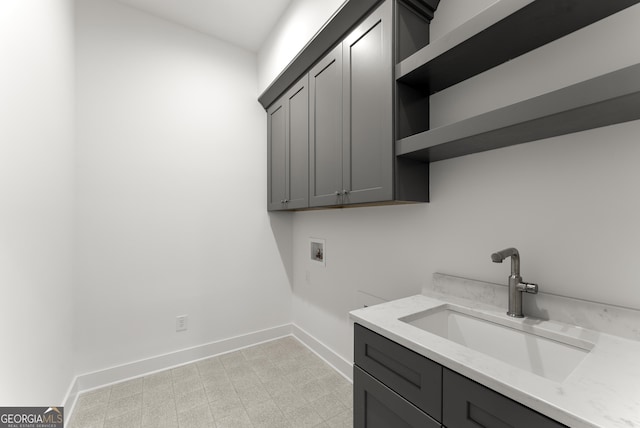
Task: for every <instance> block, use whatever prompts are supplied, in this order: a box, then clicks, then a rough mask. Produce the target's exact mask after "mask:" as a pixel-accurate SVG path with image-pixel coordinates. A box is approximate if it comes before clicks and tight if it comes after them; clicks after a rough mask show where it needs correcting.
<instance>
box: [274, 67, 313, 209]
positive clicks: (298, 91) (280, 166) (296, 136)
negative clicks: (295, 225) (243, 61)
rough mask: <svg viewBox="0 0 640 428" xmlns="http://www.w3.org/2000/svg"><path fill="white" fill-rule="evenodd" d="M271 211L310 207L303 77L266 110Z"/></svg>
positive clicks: (306, 99) (306, 96) (306, 93)
mask: <svg viewBox="0 0 640 428" xmlns="http://www.w3.org/2000/svg"><path fill="white" fill-rule="evenodd" d="M267 133H268V134H267V135H268V138H267V145H268V146H267V147H268V185H267V189H268V194H267V208H268V209H269V210H270V211H275V210H285V209H299V208H306V207H308V206H309V88H308V78H307V76H304V77H303V78H302V79H301V80H300V81H299V82H298V83H296V84H295V85H293V86H292V87H291V88H290V89H289V90H288V91H287V93H285V94H284V95H283V96H282V97H281V98H280V99H279V100H277V101H276V102H275V103H274V104H273V105H272V106H271V107H270V108H269V110H268V111H267Z"/></svg>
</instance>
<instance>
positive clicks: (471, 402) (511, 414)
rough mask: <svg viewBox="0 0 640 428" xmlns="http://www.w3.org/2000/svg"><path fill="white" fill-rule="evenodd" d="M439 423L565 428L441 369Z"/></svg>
mask: <svg viewBox="0 0 640 428" xmlns="http://www.w3.org/2000/svg"><path fill="white" fill-rule="evenodd" d="M443 377H444V379H443V388H442V397H443V398H442V399H443V401H444V407H443V409H442V423H443V424H444V425H446V426H448V427H456V428H477V427H479V426H481V427H485V428H511V427H518V428H562V427H564V428H566V426H565V425H562V424H560V423H559V422H556V421H554V420H553V419H549V418H548V417H546V416H544V415H542V414H540V413H538V412H536V411H535V410H532V409H530V408H528V407H526V406H523V405H522V404H520V403H518V402H516V401H513V400H512V399H510V398H507V397H505V396H504V395H502V394H499V393H497V392H495V391H494V390H492V389H489V388H487V387H485V386H482V385H480V384H479V383H476V382H474V381H472V380H471V379H467V378H466V377H464V376H462V375H459V374H458V373H455V372H452V371H451V370H449V369H444V373H443Z"/></svg>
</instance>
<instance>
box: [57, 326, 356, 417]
mask: <svg viewBox="0 0 640 428" xmlns="http://www.w3.org/2000/svg"><path fill="white" fill-rule="evenodd" d="M352 393H353V388H352V385H351V383H349V381H347V380H346V379H345V378H344V377H342V376H341V375H340V374H338V373H337V372H336V371H335V370H334V369H333V368H331V367H330V366H329V365H327V364H326V363H325V362H324V361H322V360H321V359H320V358H318V357H317V356H316V355H315V354H314V353H313V352H311V351H309V350H308V349H307V348H306V347H305V346H304V345H302V344H301V343H300V342H298V341H297V340H296V339H295V338H293V337H285V338H282V339H278V340H274V341H271V342H267V343H263V344H260V345H256V346H253V347H250V348H245V349H243V350H240V351H235V352H232V353H229V354H224V355H220V356H217V357H213V358H209V359H206V360H202V361H199V362H197V363H193V364H188V365H185V366H181V367H177V368H174V369H171V370H166V371H163V372H159V373H155V374H152V375H149V376H144V377H141V378H137V379H133V380H130V381H126V382H122V383H119V384H115V385H112V386H110V387H105V388H101V389H97V390H94V391H90V392H87V393H84V394H81V395H80V397H79V398H78V402H77V404H76V407H75V409H74V412H73V415H72V417H71V422H70V424H69V428H130V427H131V428H200V427H207V428H228V427H234V428H235V427H237V428H244V427H251V428H288V427H291V428H303V427H317V428H325V427H340V428H342V427H349V428H352V413H353V409H352Z"/></svg>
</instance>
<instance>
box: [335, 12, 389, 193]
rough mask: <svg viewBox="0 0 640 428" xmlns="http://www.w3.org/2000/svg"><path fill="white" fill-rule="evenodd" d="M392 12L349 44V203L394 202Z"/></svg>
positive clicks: (375, 17)
mask: <svg viewBox="0 0 640 428" xmlns="http://www.w3.org/2000/svg"><path fill="white" fill-rule="evenodd" d="M392 7H393V2H391V1H387V2H384V3H383V4H382V5H381V6H380V7H379V8H378V9H376V10H375V11H374V12H373V13H372V14H371V15H370V16H369V17H368V18H367V19H365V20H364V21H363V22H362V23H361V24H360V25H358V27H357V28H356V29H355V30H354V31H353V32H352V33H351V34H349V36H347V38H346V39H345V40H344V42H343V58H344V60H343V61H344V75H343V79H344V80H343V88H344V107H343V117H344V119H343V123H344V125H345V126H344V136H343V147H344V152H343V162H344V166H343V180H342V181H343V186H344V189H345V190H347V191H348V193H347V194H346V196H345V201H344V202H345V203H364V202H377V201H386V200H391V199H393V153H394V151H393V147H394V138H393V73H392V70H393V59H392V40H393V39H392V31H393V26H392Z"/></svg>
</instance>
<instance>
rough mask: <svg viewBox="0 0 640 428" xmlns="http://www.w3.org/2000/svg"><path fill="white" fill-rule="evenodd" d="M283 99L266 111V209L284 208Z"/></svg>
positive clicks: (284, 114)
mask: <svg viewBox="0 0 640 428" xmlns="http://www.w3.org/2000/svg"><path fill="white" fill-rule="evenodd" d="M284 100H285V97H283V98H281V99H279V100H278V101H276V102H275V103H274V104H273V105H272V106H271V107H270V108H269V110H268V111H267V151H268V152H267V156H268V175H267V178H268V183H267V209H268V210H269V211H274V210H282V209H285V208H286V205H285V203H284V201H285V199H286V198H287V185H286V181H287V177H286V169H287V168H286V164H287V137H286V129H287V126H286V119H287V113H286V104H285V102H284Z"/></svg>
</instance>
